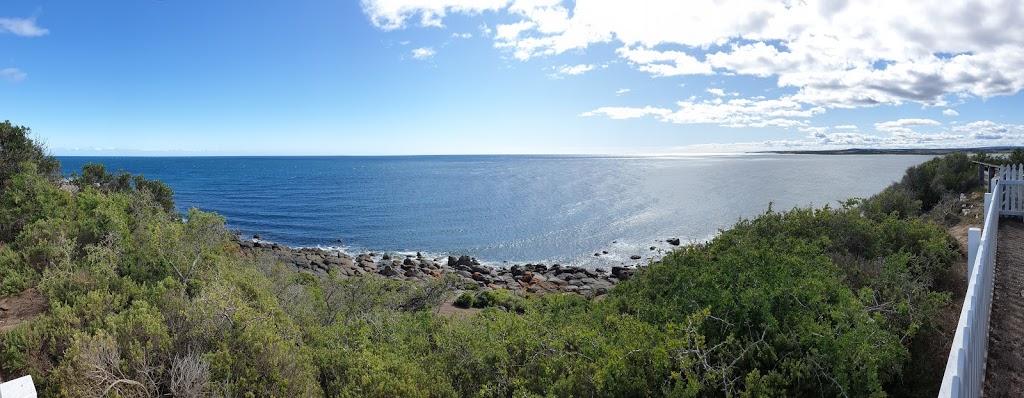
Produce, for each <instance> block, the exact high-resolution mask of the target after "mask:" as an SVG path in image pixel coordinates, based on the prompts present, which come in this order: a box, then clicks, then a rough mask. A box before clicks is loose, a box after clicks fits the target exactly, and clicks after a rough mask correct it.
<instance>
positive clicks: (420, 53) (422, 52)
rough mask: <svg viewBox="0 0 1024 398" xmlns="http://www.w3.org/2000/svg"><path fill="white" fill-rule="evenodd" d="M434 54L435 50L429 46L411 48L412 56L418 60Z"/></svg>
mask: <svg viewBox="0 0 1024 398" xmlns="http://www.w3.org/2000/svg"><path fill="white" fill-rule="evenodd" d="M434 54H437V52H436V51H434V49H433V48H430V47H420V48H417V49H414V50H412V57H413V58H415V59H419V60H427V59H431V58H433V57H434Z"/></svg>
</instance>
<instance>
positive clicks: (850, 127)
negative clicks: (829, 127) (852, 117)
mask: <svg viewBox="0 0 1024 398" xmlns="http://www.w3.org/2000/svg"><path fill="white" fill-rule="evenodd" d="M835 128H837V129H842V130H856V129H857V126H856V125H853V124H843V125H839V126H836V127H835Z"/></svg>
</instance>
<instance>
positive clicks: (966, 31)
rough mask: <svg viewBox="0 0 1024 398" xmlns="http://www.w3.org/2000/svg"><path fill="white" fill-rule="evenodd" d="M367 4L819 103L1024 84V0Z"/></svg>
mask: <svg viewBox="0 0 1024 398" xmlns="http://www.w3.org/2000/svg"><path fill="white" fill-rule="evenodd" d="M363 9H364V10H365V11H366V13H367V14H368V15H369V16H370V19H371V21H373V23H374V24H375V25H377V26H379V27H381V28H383V29H396V28H400V27H403V26H405V25H406V20H407V19H409V18H415V17H419V18H420V20H421V22H420V24H421V25H426V26H439V25H441V19H442V18H443V17H445V15H447V14H448V13H456V12H457V13H464V14H477V13H481V12H490V11H493V12H498V13H502V14H503V17H507V18H505V19H503V20H504V21H506V22H505V23H504V24H503V25H499V26H498V28H497V30H498V34H497V35H495V37H494V41H495V46H496V47H497V48H499V49H503V50H506V51H508V52H509V53H510V54H512V55H513V56H514V57H515V58H516V59H520V60H524V61H525V60H529V59H531V58H534V57H538V56H553V55H558V54H562V53H565V52H567V51H577V50H586V49H588V48H590V47H591V46H592V45H593V44H597V43H612V45H613V46H614V47H617V48H619V50H617V51H616V52H615V54H614V55H611V54H609V56H617V57H619V58H622V59H624V60H626V61H628V62H629V63H630V65H632V66H633V67H634V68H636V70H638V71H641V72H644V73H647V74H650V75H652V76H658V77H663V76H681V75H692V74H703V75H710V74H721V75H730V74H739V75H752V76H757V77H762V78H769V79H776V83H777V85H778V86H780V87H789V88H792V89H794V90H795V94H794V95H792V97H791V99H792V100H794V101H797V102H800V103H804V104H808V105H810V106H814V107H817V106H820V107H826V108H856V107H870V106H877V105H883V104H887V105H898V104H902V103H905V102H915V103H920V104H924V105H927V106H946V105H947V104H948V102H949V101H950V100H951V99H952V100H960V101H962V100H963V98H969V97H979V98H983V99H984V98H991V97H995V96H1002V95H1013V94H1015V93H1017V92H1019V91H1021V90H1022V89H1024V24H1022V23H1020V21H1021V18H1024V1H1019V0H949V1H940V0H929V1H891V0H859V1H849V0H822V1H775V0H760V1H750V0H693V1H686V2H680V1H678V0H638V1H632V2H625V1H622V2H618V1H592V0H591V1H587V0H579V1H576V2H574V3H572V2H570V3H565V5H563V2H561V1H557V0H504V1H502V0H476V1H456V0H363ZM614 47H613V48H614ZM599 48H606V47H605V46H602V47H599Z"/></svg>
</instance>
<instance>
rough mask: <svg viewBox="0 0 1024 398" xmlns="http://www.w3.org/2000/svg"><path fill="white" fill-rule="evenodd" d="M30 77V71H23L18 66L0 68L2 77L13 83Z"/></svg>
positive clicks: (0, 76)
mask: <svg viewBox="0 0 1024 398" xmlns="http://www.w3.org/2000/svg"><path fill="white" fill-rule="evenodd" d="M26 77H28V73H25V72H23V71H22V70H21V69H18V68H3V69H0V78H2V79H3V80H6V81H8V82H11V83H17V82H20V81H22V80H25V78H26Z"/></svg>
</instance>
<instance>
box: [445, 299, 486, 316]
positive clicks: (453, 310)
mask: <svg viewBox="0 0 1024 398" xmlns="http://www.w3.org/2000/svg"><path fill="white" fill-rule="evenodd" d="M454 303H455V299H454V298H452V299H449V300H448V301H445V302H444V304H441V306H440V307H438V308H437V314H438V315H444V316H454V317H468V316H471V315H473V314H476V313H478V312H480V309H479V308H459V307H456V306H455V304H454Z"/></svg>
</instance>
